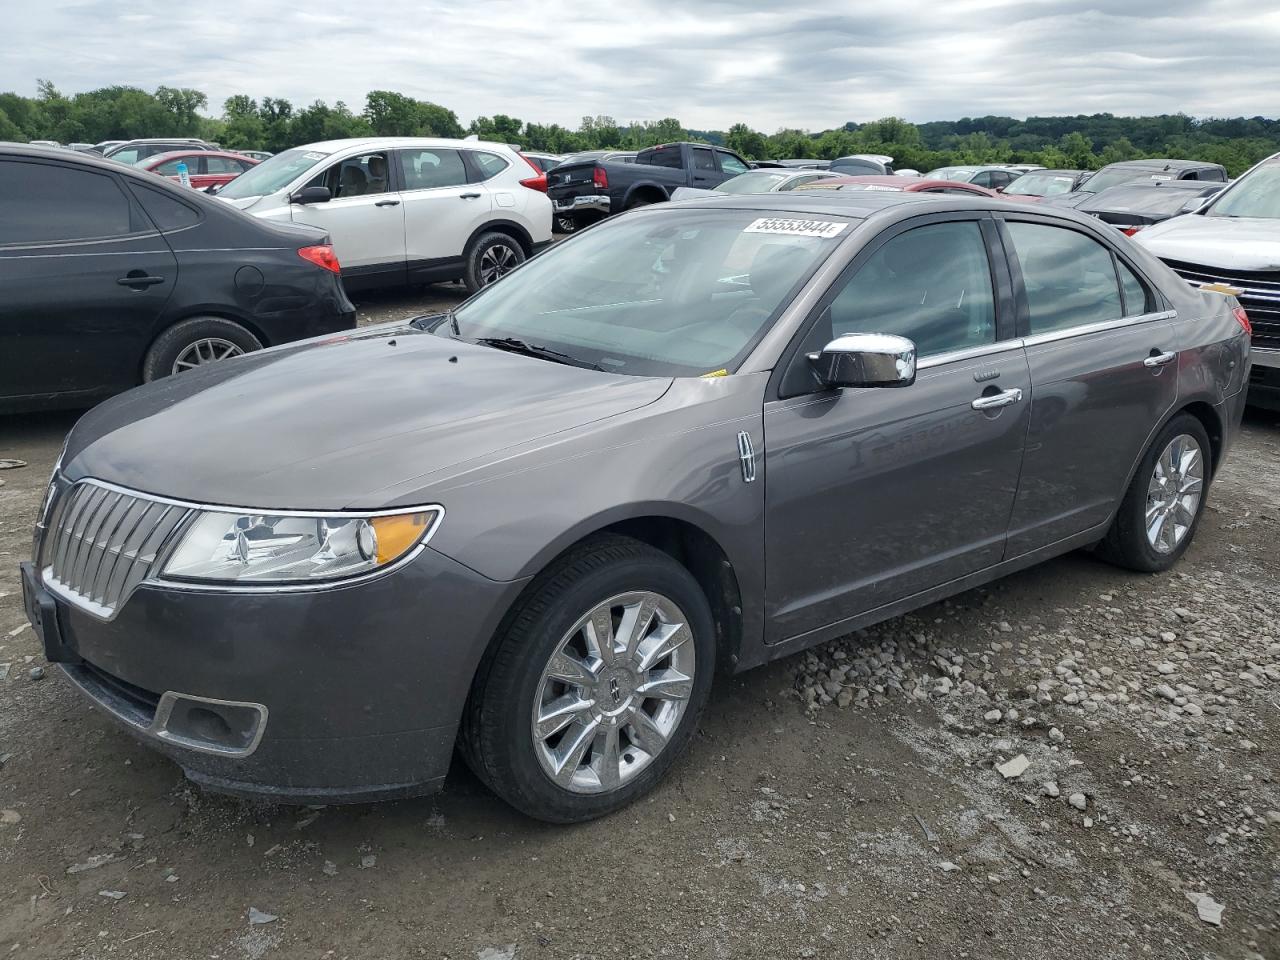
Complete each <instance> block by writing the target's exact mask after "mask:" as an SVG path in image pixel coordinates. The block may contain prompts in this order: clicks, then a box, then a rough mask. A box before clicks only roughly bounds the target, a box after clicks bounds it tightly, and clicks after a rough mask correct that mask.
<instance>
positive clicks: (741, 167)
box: [716, 150, 751, 174]
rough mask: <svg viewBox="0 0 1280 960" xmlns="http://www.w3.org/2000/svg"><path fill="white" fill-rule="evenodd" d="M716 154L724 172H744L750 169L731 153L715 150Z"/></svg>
mask: <svg viewBox="0 0 1280 960" xmlns="http://www.w3.org/2000/svg"><path fill="white" fill-rule="evenodd" d="M716 154H717V155H718V156H719V157H720V169H721V170H723V171H724V172H725V173H731V174H739V173H746V172H747V171H748V170H750V169H751V168H750V167H748V166H747V165H746V164H745V163H743V162H742V161H741V160H739V159H738V158H737V157H735V156H734V155H733V154H732V153H725V152H724V151H723V150H717V151H716Z"/></svg>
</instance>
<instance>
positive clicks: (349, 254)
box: [290, 151, 405, 283]
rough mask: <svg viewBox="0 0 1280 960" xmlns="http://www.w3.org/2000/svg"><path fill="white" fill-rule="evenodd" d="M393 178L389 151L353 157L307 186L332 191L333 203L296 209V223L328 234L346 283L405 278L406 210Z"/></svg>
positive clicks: (333, 167)
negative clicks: (394, 186) (326, 188)
mask: <svg viewBox="0 0 1280 960" xmlns="http://www.w3.org/2000/svg"><path fill="white" fill-rule="evenodd" d="M389 174H390V167H389V165H388V162H387V154H386V152H385V151H375V152H372V153H363V154H358V155H356V156H353V157H347V158H346V159H344V160H339V161H338V162H337V163H334V164H332V165H331V166H329V167H328V168H327V169H326V170H325V171H324V173H321V174H320V175H319V176H317V177H315V178H313V179H312V180H310V181H309V182H308V183H307V184H306V186H308V187H328V188H329V195H330V196H331V197H332V199H331V200H329V201H328V202H327V203H308V204H301V203H295V204H293V205H292V206H291V207H290V214H291V215H292V217H293V220H294V222H295V223H306V224H309V225H311V226H313V227H319V228H320V229H322V230H325V231H327V232H328V234H329V237H330V239H331V241H332V243H333V252H334V253H335V254H337V257H338V262H339V263H340V264H342V279H343V281H344V282H349V281H351V280H355V281H362V280H376V281H377V282H383V283H395V282H403V281H404V279H405V271H404V252H405V251H404V205H403V203H402V201H401V197H400V194H399V193H398V192H397V191H396V190H395V189H393V184H392V182H391V179H390V176H389Z"/></svg>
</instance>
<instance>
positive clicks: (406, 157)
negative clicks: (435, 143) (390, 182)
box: [400, 150, 494, 190]
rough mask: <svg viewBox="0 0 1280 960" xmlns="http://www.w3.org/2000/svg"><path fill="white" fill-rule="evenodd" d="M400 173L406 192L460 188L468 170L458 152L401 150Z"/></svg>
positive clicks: (488, 155)
mask: <svg viewBox="0 0 1280 960" xmlns="http://www.w3.org/2000/svg"><path fill="white" fill-rule="evenodd" d="M481 156H486V157H492V156H494V155H493V154H492V153H486V154H482V155H481ZM400 173H401V175H402V176H403V178H404V189H406V190H430V189H433V188H435V187H459V186H462V185H463V184H465V183H466V182H467V168H466V166H465V165H464V164H463V162H462V156H461V155H460V154H459V153H458V151H457V150H401V151H400ZM488 176H492V174H488Z"/></svg>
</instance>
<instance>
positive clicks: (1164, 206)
mask: <svg viewBox="0 0 1280 960" xmlns="http://www.w3.org/2000/svg"><path fill="white" fill-rule="evenodd" d="M1225 186H1226V184H1225V183H1213V182H1210V181H1207V180H1134V181H1132V182H1130V183H1122V184H1120V185H1119V186H1118V187H1107V189H1105V190H1103V191H1101V192H1100V193H1093V194H1089V195H1088V199H1086V200H1085V201H1084V202H1083V203H1081V204H1080V205H1079V206H1078V207H1076V209H1077V210H1079V211H1080V212H1081V213H1087V214H1088V215H1089V216H1091V217H1097V218H1098V219H1099V220H1102V221H1103V222H1105V223H1109V224H1111V225H1112V226H1113V227H1116V228H1117V229H1119V230H1121V231H1123V232H1124V233H1125V234H1127V235H1128V236H1130V237H1132V236H1133V235H1134V234H1135V233H1137V232H1138V231H1139V230H1141V229H1143V228H1144V227H1150V226H1152V225H1154V224H1157V223H1162V222H1163V221H1165V220H1168V219H1169V218H1170V217H1176V216H1178V215H1179V214H1181V213H1191V212H1192V211H1193V210H1198V209H1199V208H1200V207H1201V206H1202V205H1203V204H1204V202H1205V201H1206V200H1207V199H1208V198H1209V197H1211V196H1213V195H1214V194H1215V193H1218V192H1220V191H1221V190H1222V189H1223V188H1224V187H1225Z"/></svg>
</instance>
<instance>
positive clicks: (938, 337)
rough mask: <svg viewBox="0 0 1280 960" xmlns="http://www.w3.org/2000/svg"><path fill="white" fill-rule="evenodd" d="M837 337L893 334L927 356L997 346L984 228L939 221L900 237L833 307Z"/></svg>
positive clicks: (874, 259) (875, 257) (868, 265)
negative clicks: (909, 342) (994, 344)
mask: <svg viewBox="0 0 1280 960" xmlns="http://www.w3.org/2000/svg"><path fill="white" fill-rule="evenodd" d="M831 332H832V335H833V336H835V337H839V336H842V335H844V334H846V333H893V334H897V335H898V336H901V337H906V338H908V339H909V340H912V341H914V342H915V345H916V350H917V351H918V352H919V354H920V356H922V357H927V356H930V355H934V354H939V353H947V352H949V351H952V350H962V349H965V348H968V347H979V346H984V345H986V344H990V343H995V340H996V309H995V294H994V292H993V291H992V287H991V267H990V264H989V262H988V260H987V248H986V245H985V244H984V243H983V240H982V230H981V228H980V227H979V226H978V224H977V223H975V222H973V221H962V222H956V223H935V224H930V225H929V226H925V227H916V228H915V229H914V230H908V231H907V232H906V233H903V234H899V235H898V236H896V237H894V238H893V239H892V240H890V241H889V242H888V243H886V244H885V245H884V246H883V247H881V248H880V249H879V250H877V251H876V252H875V253H874V254H872V255H871V258H870V259H869V260H868V261H867V262H866V263H864V264H863V265H862V266H861V267H860V268H859V269H858V272H857V273H856V274H854V275H853V277H851V278H850V280H849V282H848V283H847V284H846V285H845V287H844V289H842V290H841V291H840V292H839V293H838V294H837V295H836V298H835V300H834V301H833V302H832V304H831Z"/></svg>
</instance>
